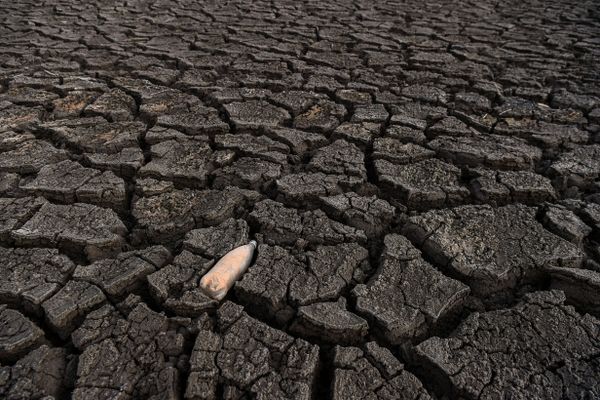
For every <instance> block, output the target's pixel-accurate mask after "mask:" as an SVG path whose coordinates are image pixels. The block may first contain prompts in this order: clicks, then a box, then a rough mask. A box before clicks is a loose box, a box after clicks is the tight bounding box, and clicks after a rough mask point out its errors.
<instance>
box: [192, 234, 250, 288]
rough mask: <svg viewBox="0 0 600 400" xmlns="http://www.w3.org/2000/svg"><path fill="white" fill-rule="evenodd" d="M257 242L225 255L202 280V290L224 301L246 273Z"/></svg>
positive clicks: (237, 248)
mask: <svg viewBox="0 0 600 400" xmlns="http://www.w3.org/2000/svg"><path fill="white" fill-rule="evenodd" d="M255 249H256V241H255V240H252V241H251V242H250V243H248V244H246V245H244V246H240V247H236V248H235V249H233V250H231V251H230V252H229V253H227V254H225V255H224V256H223V257H222V258H221V259H220V260H219V261H218V262H217V263H216V264H215V265H214V266H213V267H212V268H211V269H210V271H208V272H207V273H206V275H204V276H203V277H202V279H200V289H202V291H203V292H204V293H206V295H208V296H209V297H211V298H213V299H215V300H222V299H223V298H224V297H225V295H226V294H227V292H228V291H229V289H231V288H232V287H233V284H234V283H235V282H236V281H237V280H238V279H240V277H241V276H242V275H243V274H244V272H246V270H247V269H248V266H250V262H251V261H252V256H253V255H254V250H255Z"/></svg>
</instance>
